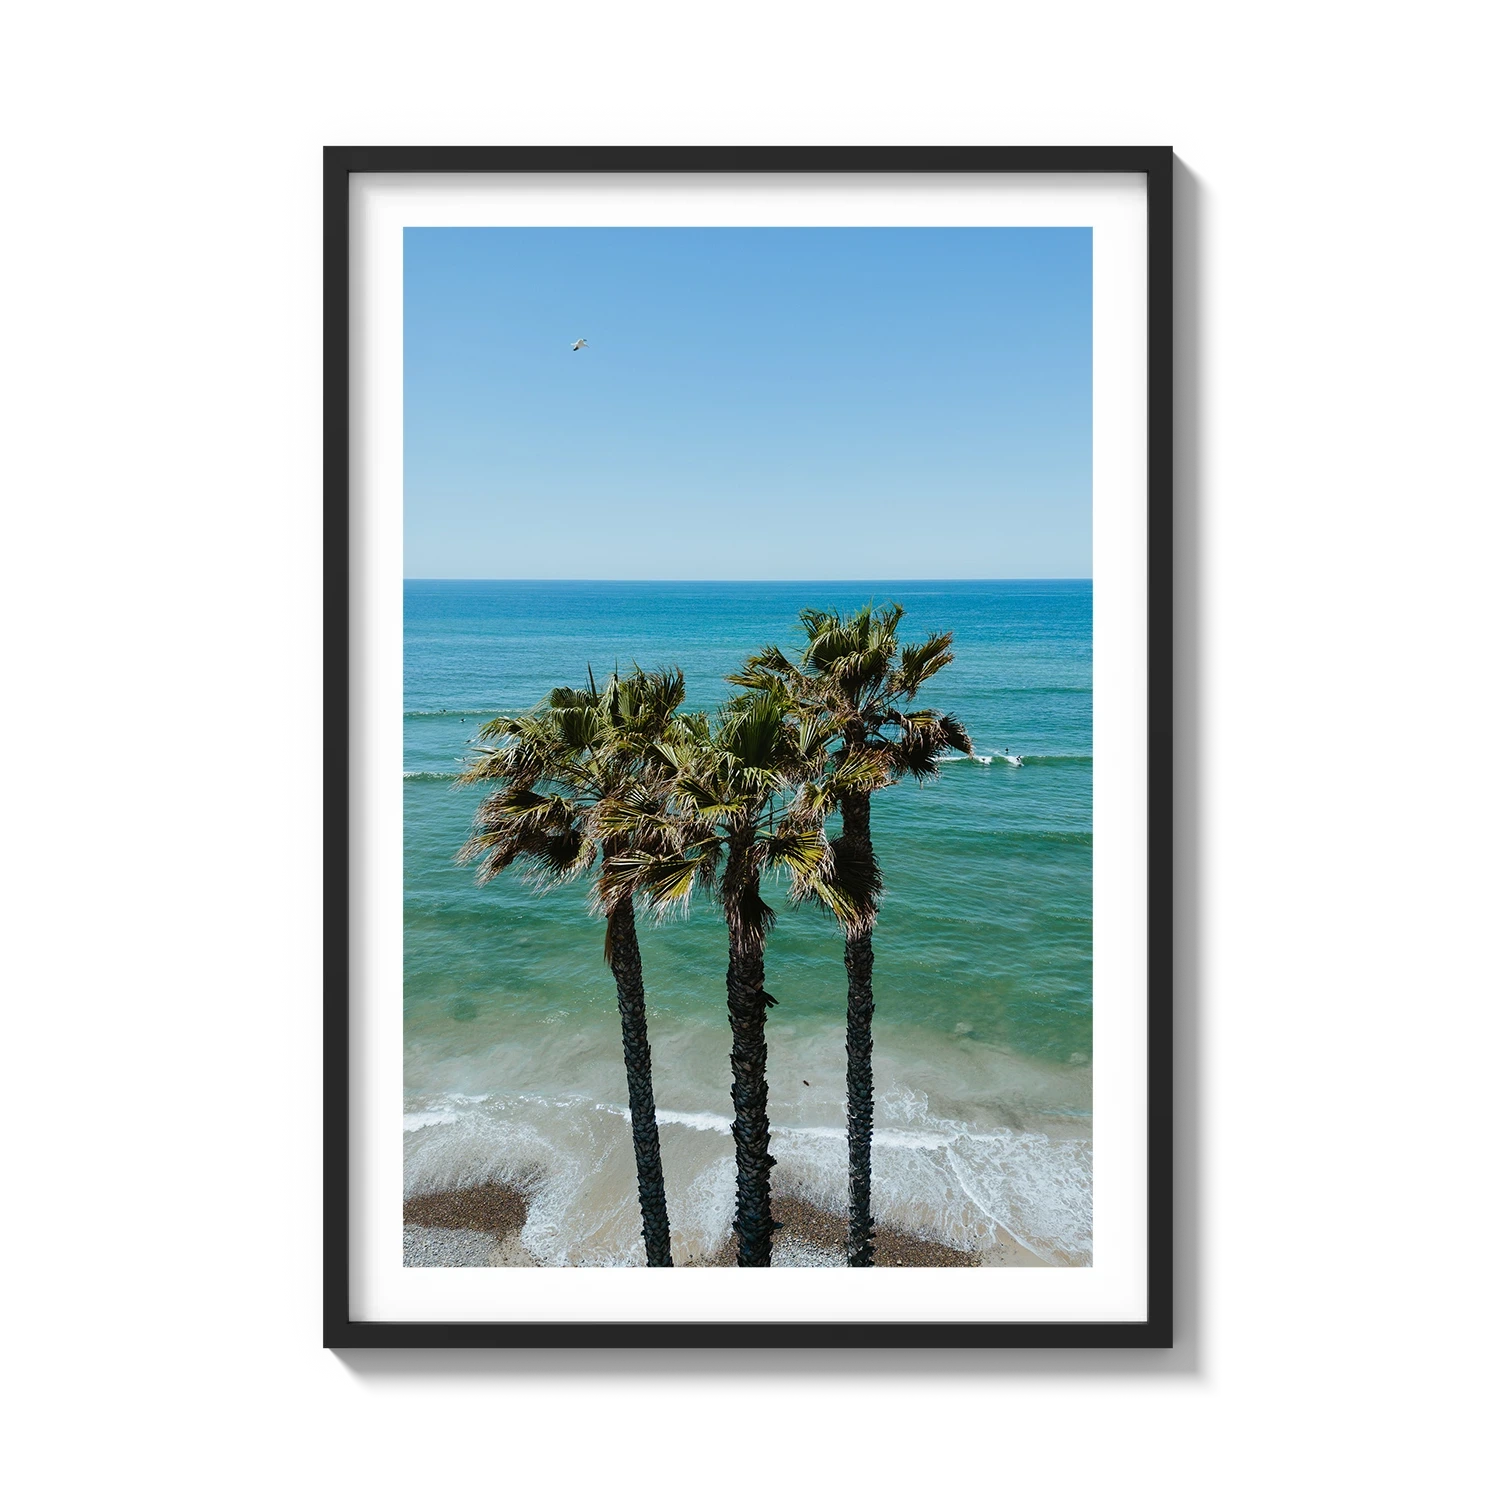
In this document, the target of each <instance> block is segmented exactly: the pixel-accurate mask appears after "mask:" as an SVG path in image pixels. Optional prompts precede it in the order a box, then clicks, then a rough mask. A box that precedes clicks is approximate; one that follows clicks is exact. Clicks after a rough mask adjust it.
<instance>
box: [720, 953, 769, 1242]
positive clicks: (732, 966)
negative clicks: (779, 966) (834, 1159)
mask: <svg viewBox="0 0 1500 1500" xmlns="http://www.w3.org/2000/svg"><path fill="white" fill-rule="evenodd" d="M765 973H766V966H765V961H764V955H763V952H762V950H761V948H760V946H759V945H758V944H756V943H755V942H754V940H753V939H748V940H747V939H746V938H744V937H740V938H736V937H735V936H734V935H733V933H731V937H730V942H729V973H728V976H727V977H728V986H729V1026H730V1030H731V1032H732V1034H733V1038H734V1040H733V1045H732V1046H731V1048H730V1053H729V1066H730V1071H731V1075H732V1084H731V1089H730V1094H731V1097H732V1098H733V1100H734V1164H735V1170H736V1174H737V1184H736V1194H735V1215H734V1230H735V1234H736V1235H737V1236H738V1238H739V1255H738V1257H737V1259H736V1262H735V1263H736V1265H741V1266H769V1265H770V1264H771V1235H772V1233H773V1232H774V1231H775V1230H776V1229H777V1228H779V1227H780V1226H779V1225H777V1224H776V1223H774V1222H773V1220H772V1218H771V1168H772V1167H773V1166H775V1165H776V1158H775V1157H774V1156H772V1155H771V1122H770V1118H769V1116H768V1115H767V1113H766V1092H767V1091H766V995H765Z"/></svg>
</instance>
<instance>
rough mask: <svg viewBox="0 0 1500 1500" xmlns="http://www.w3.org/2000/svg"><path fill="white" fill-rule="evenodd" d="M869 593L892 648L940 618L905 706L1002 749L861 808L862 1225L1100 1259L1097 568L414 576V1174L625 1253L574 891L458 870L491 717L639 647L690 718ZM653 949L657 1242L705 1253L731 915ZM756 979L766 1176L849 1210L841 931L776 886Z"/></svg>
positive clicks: (531, 1237)
mask: <svg viewBox="0 0 1500 1500" xmlns="http://www.w3.org/2000/svg"><path fill="white" fill-rule="evenodd" d="M869 599H876V600H886V599H897V600H899V601H900V602H901V603H902V604H903V605H905V606H906V609H907V618H906V621H905V622H904V627H903V636H904V638H909V639H913V640H915V639H919V638H921V637H922V636H924V635H925V634H926V633H927V632H928V631H931V630H937V629H944V630H951V631H953V633H954V651H955V657H956V659H955V661H954V663H953V665H952V666H951V667H949V668H947V669H946V670H945V671H943V672H942V673H941V674H939V676H938V677H937V678H935V679H934V680H933V681H932V682H931V683H930V684H929V685H928V689H927V690H926V691H924V693H923V694H922V696H921V699H920V700H919V701H921V702H923V703H925V704H930V705H931V706H934V707H939V708H941V709H943V710H945V711H947V712H949V713H952V714H956V715H957V716H958V717H959V718H960V719H962V720H963V722H964V724H965V725H966V726H967V728H968V729H969V732H970V735H971V737H972V739H973V741H974V747H975V750H976V752H977V754H978V755H979V756H981V757H986V758H989V757H993V758H992V759H990V760H989V763H988V764H986V763H983V762H982V761H971V760H964V759H957V760H954V761H952V762H950V763H948V764H946V765H945V767H944V770H943V774H942V775H941V776H940V777H939V778H937V779H936V780H935V781H933V782H929V783H928V785H926V786H925V787H921V788H919V787H917V786H916V785H914V784H903V785H900V786H897V787H894V788H891V789H888V790H886V791H884V792H882V793H880V794H879V795H878V796H877V797H876V798H875V800H874V805H873V812H872V828H873V834H874V838H875V841H876V848H877V852H878V854H879V856H880V859H881V862H882V865H883V867H884V870H885V875H886V886H887V898H886V901H885V904H884V907H883V909H882V912H881V918H880V923H879V926H878V928H877V931H876V939H875V952H876V970H875V973H876V1088H877V1094H878V1095H879V1104H878V1107H877V1119H876V1124H877V1137H876V1163H875V1166H876V1185H875V1191H876V1210H877V1214H879V1213H881V1212H882V1211H883V1212H884V1215H885V1217H886V1218H887V1219H888V1220H891V1221H892V1222H902V1223H904V1224H906V1225H908V1226H909V1227H911V1228H914V1229H918V1230H920V1231H922V1232H924V1233H929V1234H936V1235H938V1236H939V1237H941V1238H944V1239H947V1240H949V1241H950V1242H952V1243H955V1244H963V1245H967V1246H969V1247H971V1248H979V1249H983V1248H985V1246H986V1245H988V1244H993V1243H994V1242H995V1231H996V1230H1004V1231H1005V1232H1007V1233H1010V1234H1012V1235H1014V1236H1015V1237H1016V1238H1018V1239H1020V1240H1021V1241H1022V1243H1024V1244H1027V1245H1030V1246H1031V1247H1032V1248H1034V1249H1036V1250H1037V1251H1038V1253H1040V1254H1042V1255H1043V1256H1044V1258H1047V1259H1051V1260H1055V1261H1057V1262H1059V1263H1082V1262H1085V1261H1087V1259H1088V1255H1089V1245H1090V1220H1091V1209H1090V1204H1089V1197H1090V1192H1089V1177H1088V1135H1089V1119H1090V1092H1091V1091H1090V1068H1089V1061H1090V1057H1091V1030H1092V1028H1091V995H1092V951H1091V934H1092V831H1091V830H1092V776H1093V763H1092V693H1091V675H1092V588H1091V585H1090V584H1089V583H1088V582H1087V581H1073V580H1070V581H1037V582H1032V581H1025V582H974V583H971V582H944V583H894V582H872V583H833V584H819V583H555V582H534V583H532V582H527V583H515V582H492V581H487V582H459V581H409V582H408V583H407V584H406V657H405V693H406V701H405V710H406V713H405V772H406V780H405V804H406V814H405V818H406V821H405V829H406V916H405V941H406V968H405V1005H406V1040H407V1049H406V1050H407V1069H406V1071H407V1086H408V1116H407V1145H408V1153H407V1166H408V1189H409V1190H415V1189H416V1188H420V1187H430V1186H441V1185H447V1186H455V1185H462V1184H464V1183H467V1182H471V1181H478V1180H484V1179H485V1178H487V1177H499V1178H502V1179H504V1180H516V1181H519V1180H522V1179H525V1180H527V1181H529V1182H533V1183H540V1184H541V1185H542V1186H541V1188H540V1190H539V1197H538V1199H537V1200H536V1206H534V1210H533V1221H534V1222H529V1223H528V1228H527V1240H528V1247H529V1248H530V1249H531V1250H532V1252H533V1253H534V1254H536V1255H537V1256H538V1258H540V1259H544V1260H550V1261H553V1262H556V1263H621V1262H629V1261H631V1260H632V1259H633V1258H634V1255H635V1251H634V1248H633V1245H632V1238H633V1237H635V1238H638V1222H637V1223H635V1224H632V1213H633V1203H632V1200H631V1184H630V1171H629V1167H630V1162H629V1158H628V1129H627V1127H626V1123H625V1119H626V1116H625V1113H624V1097H625V1088H624V1079H623V1071H622V1068H621V1064H620V1060H619V1034H618V1019H617V1014H616V1012H615V1010H614V1003H615V1002H614V989H613V983H612V980H611V977H610V974H609V971H608V970H607V969H606V968H605V967H604V965H603V962H602V953H601V939H602V933H601V929H600V926H599V924H598V922H597V920H595V919H594V918H592V917H590V916H589V914H588V912H587V908H586V892H585V890H584V889H583V888H582V887H577V888H571V889H567V890H563V891H554V892H549V893H546V894H545V895H542V894H538V893H537V892H535V891H533V890H532V889H530V888H529V887H528V886H527V885H526V884H525V883H524V882H523V881H522V880H521V879H520V878H519V877H514V876H510V875H507V876H505V877H502V878H501V879H499V880H497V881H495V882H494V883H492V884H491V885H489V886H487V887H484V888H477V887H476V886H475V884H474V881H473V877H472V873H471V872H470V871H468V870H465V869H461V868H458V867H456V866H455V865H454V863H453V852H454V850H456V849H457V848H458V846H459V844H460V843H462V841H463V839H464V837H465V833H466V830H467V827H468V823H469V819H470V816H471V814H472V811H473V808H474V806H475V804H476V803H477V801H478V800H479V798H480V797H481V796H482V792H481V791H480V790H478V789H456V788H455V787H453V785H452V784H451V783H452V777H453V774H454V772H455V770H456V768H457V765H458V763H459V762H460V761H461V760H462V758H463V756H464V753H465V749H466V746H467V744H468V742H469V740H470V739H471V738H472V736H473V735H474V733H475V731H476V730H477V727H478V725H479V723H480V722H481V721H482V720H483V719H484V718H487V717H489V716H491V715H493V714H494V713H496V712H499V711H501V710H515V709H520V708H525V707H527V706H529V705H531V704H532V703H534V702H536V701H537V700H538V699H539V698H541V697H542V696H543V694H544V693H545V692H546V691H547V690H548V689H549V688H550V687H552V686H554V685H555V684H557V683H559V682H571V683H581V682H582V681H584V679H585V675H586V670H587V668H588V667H590V666H592V668H593V669H594V672H595V673H596V675H597V674H600V673H602V672H607V671H608V670H609V669H610V668H612V667H614V666H615V665H617V664H618V665H620V666H622V667H627V666H629V664H631V663H632V662H638V663H639V664H640V665H642V666H658V665H675V666H678V667H680V668H681V669H682V670H683V672H684V673H685V674H686V678H687V683H688V692H689V707H694V708H708V707H711V706H713V705H714V704H715V703H716V702H718V701H719V700H720V699H721V698H722V697H723V696H724V695H725V694H726V693H727V692H728V691H730V689H728V688H726V686H725V685H724V683H723V676H724V674H725V673H726V672H727V671H730V670H732V669H733V668H734V667H735V666H736V665H737V664H738V663H739V662H740V661H741V660H742V659H743V657H744V656H745V655H746V654H747V653H748V652H749V651H751V650H753V649H755V648H756V647H758V646H760V645H763V644H765V643H766V642H768V641H776V642H779V643H781V644H782V645H783V646H784V647H790V646H791V645H792V644H793V643H794V640H795V637H794V634H793V631H794V627H795V624H796V616H797V611H798V610H799V609H800V608H802V607H803V606H804V605H809V604H811V605H817V606H820V607H825V608H826V607H837V608H849V607H851V606H855V605H858V604H862V603H864V602H865V601H867V600H869ZM1006 751H1008V752H1009V753H1010V755H1011V756H1014V757H1018V758H1019V764H1018V765H1016V764H1010V763H1008V762H1007V761H1006V760H1005V759H1004V752H1006ZM771 899H773V900H775V897H774V895H773V896H772V898H771ZM642 952H643V961H644V964H645V977H646V984H647V990H648V997H649V1006H650V1017H651V1027H652V1042H653V1049H654V1052H655V1055H656V1088H657V1099H658V1105H659V1107H660V1112H661V1119H662V1122H663V1153H664V1159H665V1161H666V1163H667V1171H668V1192H669V1200H670V1199H671V1198H672V1197H674V1196H675V1197H676V1198H677V1200H678V1202H677V1206H676V1208H675V1209H674V1211H673V1221H674V1229H675V1230H676V1231H677V1232H678V1234H679V1236H682V1237H685V1238H686V1240H688V1241H690V1242H691V1246H692V1247H695V1248H697V1249H699V1250H703V1251H705V1252H706V1251H707V1250H708V1249H709V1248H711V1247H712V1245H713V1244H714V1243H715V1242H716V1240H718V1239H719V1238H721V1237H722V1235H723V1234H725V1233H727V1229H728V1222H729V1204H730V1200H731V1199H732V1185H729V1179H728V1178H727V1177H726V1171H727V1166H728V1154H729V1151H730V1143H729V1141H728V1137H727V1126H728V1112H727V1111H728V1064H727V1052H728V1032H727V1022H726V1021H725V1020H724V1014H723V1012H724V988H723V975H724V967H725V943H724V929H723V925H722V923H721V921H720V920H719V919H718V917H717V915H716V913H715V912H714V910H713V908H712V906H711V904H710V903H708V902H706V901H700V902H699V903H698V905H697V906H696V908H695V910H694V911H693V913H692V915H691V916H690V917H689V918H688V919H687V920H684V921H678V922H672V923H668V924H665V925H662V926H653V927H646V928H644V929H643V932H642ZM766 973H767V987H768V989H769V990H770V991H771V992H772V993H773V994H775V995H776V996H777V997H778V999H779V1000H780V1002H781V1003H780V1005H779V1006H778V1007H777V1008H776V1009H775V1010H773V1011H772V1012H771V1015H770V1021H769V1028H768V1045H769V1047H770V1051H771V1064H770V1079H771V1110H772V1123H773V1128H774V1129H776V1130H777V1131H778V1143H777V1145H776V1147H775V1149H776V1151H777V1155H778V1158H779V1160H780V1162H781V1165H780V1166H779V1167H778V1179H779V1181H778V1186H780V1187H784V1188H787V1189H790V1190H795V1191H798V1192H801V1193H803V1194H804V1195H806V1196H808V1197H811V1198H813V1199H815V1200H817V1201H820V1202H823V1203H824V1204H825V1205H826V1206H829V1207H831V1208H837V1207H839V1206H841V1205H840V1203H839V1195H840V1192H841V1190H842V1189H841V1175H842V1173H841V1166H840V1162H841V1153H842V1150H843V1141H842V1135H841V1131H840V1126H841V1124H842V1068H843V1057H842V1025H843V1012H844V969H843V961H842V942H841V938H840V936H839V934H838V931H837V929H836V928H835V927H834V926H833V924H832V923H831V922H830V921H829V920H828V919H827V918H826V917H824V916H822V915H821V914H819V913H817V912H815V911H812V910H809V909H802V910H792V909H790V908H786V907H785V905H784V903H783V910H782V915H781V918H780V921H779V923H778V925H777V927H776V930H775V932H774V934H773V935H772V939H771V943H770V946H769V948H768V951H767V957H766ZM882 1164H884V1168H885V1170H884V1172H883V1171H882ZM674 1176H675V1177H676V1178H677V1179H678V1181H677V1182H676V1183H675V1184H674V1181H673V1178H674ZM674 1187H675V1193H674ZM726 1188H727V1192H726ZM672 1206H673V1205H672V1204H671V1202H670V1201H669V1208H671V1207H672Z"/></svg>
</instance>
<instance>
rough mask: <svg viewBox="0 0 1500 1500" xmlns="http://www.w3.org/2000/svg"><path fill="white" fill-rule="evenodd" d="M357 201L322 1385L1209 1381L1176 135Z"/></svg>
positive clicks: (330, 919) (336, 546)
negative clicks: (848, 1378) (976, 1350)
mask: <svg viewBox="0 0 1500 1500" xmlns="http://www.w3.org/2000/svg"><path fill="white" fill-rule="evenodd" d="M325 174H326V175H325V190H326V256H327V261H326V309H325V317H326V361H327V364H326V382H327V383H326V393H327V409H326V434H327V440H326V458H325V463H326V504H327V557H326V567H327V576H326V583H327V725H326V736H327V738H326V743H327V767H326V774H327V958H326V962H327V975H326V979H327V987H326V1005H327V1055H326V1068H327V1079H326V1083H327V1117H326V1167H327V1186H326V1193H327V1219H326V1257H327V1258H326V1327H325V1340H326V1343H327V1344H328V1345H329V1346H331V1347H350V1346H366V1347H380V1346H458V1345H465V1346H502V1345H573V1346H602V1345H657V1346H673V1345H678V1346H705V1345H770V1346H774V1345H781V1346H788V1345H870V1346H1049V1345H1058V1346H1060V1345H1070V1346H1110V1345H1113V1346H1157V1347H1160V1346H1166V1345H1169V1344H1170V1343H1171V1337H1172V1335H1171V1326H1172V1325H1171V1286H1172V1282H1171V1197H1170V1193H1171V1122H1170V1076H1171V1072H1170V1065H1171V931H1170V920H1171V918H1170V897H1171V869H1170V848H1171V828H1170V816H1171V814H1170V806H1171V797H1170V791H1171V697H1170V695H1171V619H1170V609H1171V602H1170V601H1171V388H1172V374H1171V284H1172V283H1171V216H1172V196H1171V194H1172V156H1171V152H1170V150H1169V149H1168V148H1165V147H1143V148H1099V149H1085V148H1073V147H1067V148H1055V149H1050V148H1049V149H1043V148H1031V147H1028V148H1001V147H996V148H953V149H937V148H913V149H903V148H885V147H881V148H806V149H781V148H766V149H759V148H755V149H751V148H717V147H715V148H702V149H697V148H694V149H687V148H600V149H581V148H572V147H569V148H556V149H542V148H494V149H488V148H471V147H463V148H451V149H438V148H425V147H424V148H410V149H407V148H384V147H380V148H368V149H366V148H345V147H337V148H330V149H329V150H328V151H327V153H326V159H325ZM668 1270H670V1271H671V1272H672V1274H671V1275H663V1274H661V1273H662V1272H664V1271H668ZM745 1270H749V1271H751V1272H752V1273H758V1274H751V1275H749V1276H745V1275H743V1274H741V1273H742V1272H743V1271H745ZM851 1271H855V1272H858V1273H859V1274H855V1275H851V1274H849V1273H850V1272H851ZM976 1273H977V1274H976Z"/></svg>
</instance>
